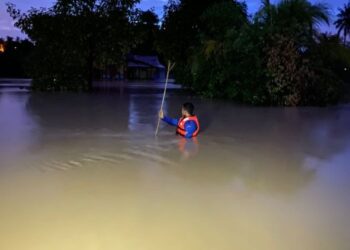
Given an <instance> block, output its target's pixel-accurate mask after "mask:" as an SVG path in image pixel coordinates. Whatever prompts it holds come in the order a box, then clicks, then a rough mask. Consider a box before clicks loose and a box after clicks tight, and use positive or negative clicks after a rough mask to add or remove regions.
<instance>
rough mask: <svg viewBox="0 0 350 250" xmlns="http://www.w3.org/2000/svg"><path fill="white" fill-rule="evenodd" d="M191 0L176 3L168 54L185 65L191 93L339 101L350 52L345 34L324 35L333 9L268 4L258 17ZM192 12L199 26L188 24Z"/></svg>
mask: <svg viewBox="0 0 350 250" xmlns="http://www.w3.org/2000/svg"><path fill="white" fill-rule="evenodd" d="M187 2H195V1H185V0H183V1H179V2H174V1H170V2H169V4H168V6H167V11H166V13H165V19H164V23H163V26H162V29H161V31H162V33H163V34H164V36H165V37H166V39H164V40H163V43H162V44H161V45H162V46H163V47H162V50H161V51H162V52H163V53H164V54H165V56H167V57H169V58H172V59H173V60H175V61H177V62H179V63H180V66H178V67H177V74H176V76H177V79H178V80H179V81H180V82H181V83H183V84H184V85H185V86H187V87H188V88H190V89H192V90H194V91H195V92H197V93H200V94H202V95H205V96H208V97H214V98H230V99H233V100H236V101H239V102H245V103H251V104H268V105H286V106H296V105H327V104H332V103H336V102H337V101H339V99H340V97H341V94H342V90H343V86H344V83H345V82H347V81H348V79H349V75H348V71H347V69H348V68H349V67H350V49H349V48H348V47H346V46H345V45H344V44H342V43H341V42H340V40H339V37H338V36H329V35H324V34H323V35H321V34H320V32H319V28H318V27H319V25H320V24H322V23H326V24H328V23H329V21H330V20H329V10H328V8H327V6H326V5H323V4H312V3H311V2H309V1H307V0H281V1H280V2H279V3H277V4H275V5H273V4H271V3H270V1H269V0H265V1H263V3H262V7H261V8H260V10H259V11H258V12H257V13H256V14H255V15H254V17H253V18H250V17H249V16H248V14H247V8H246V5H245V4H244V3H241V2H238V1H230V0H227V1H225V0H222V1H212V2H210V1H207V5H204V6H205V9H202V10H201V11H198V10H196V11H194V10H192V9H191V8H189V9H190V10H188V9H187V8H188V7H187V6H188V3H187ZM191 10H192V12H193V13H192V14H191V17H190V20H191V21H188V20H186V21H183V16H187V15H188V14H187V13H188V12H189V11H191ZM180 24H181V26H179V25H180ZM347 27H348V28H349V26H347ZM346 34H347V33H345V35H346ZM175 37H176V41H177V42H175V43H174V42H173V43H172V42H171V41H170V40H175Z"/></svg>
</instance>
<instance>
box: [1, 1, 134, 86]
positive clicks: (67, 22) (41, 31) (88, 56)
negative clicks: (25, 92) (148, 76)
mask: <svg viewBox="0 0 350 250" xmlns="http://www.w3.org/2000/svg"><path fill="white" fill-rule="evenodd" d="M136 3H137V0H127V1H126V0H123V1H115V0H89V1H86V0H84V1H83V0H78V1H76V0H58V1H57V2H56V3H55V5H54V6H53V7H52V8H50V9H31V10H30V11H29V12H27V13H23V14H22V13H20V11H19V10H17V9H16V8H15V6H13V5H8V12H9V13H10V14H11V16H12V17H13V18H14V19H15V20H16V26H17V27H19V28H20V29H21V30H22V31H23V32H25V33H26V34H27V35H28V37H29V38H30V39H31V40H32V41H33V42H34V43H35V50H34V53H33V55H32V58H31V61H32V67H31V70H30V74H31V76H32V77H33V86H34V88H37V89H42V90H88V89H91V83H92V79H93V76H94V70H95V69H99V68H103V67H105V66H106V65H110V64H116V65H118V64H122V63H123V61H124V60H123V58H124V56H125V55H126V54H127V53H128V52H129V50H130V48H131V47H132V46H133V45H134V44H136V43H137V41H138V40H137V37H136V36H134V29H133V22H134V19H136V18H135V16H136V14H135V13H134V12H135V11H134V5H135V4H136Z"/></svg>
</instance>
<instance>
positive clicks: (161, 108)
mask: <svg viewBox="0 0 350 250" xmlns="http://www.w3.org/2000/svg"><path fill="white" fill-rule="evenodd" d="M174 66H175V63H173V64H171V62H170V61H169V62H168V70H167V73H166V79H165V86H164V93H163V99H162V104H161V105H160V111H161V110H163V106H164V101H165V96H166V91H167V88H168V82H169V74H170V71H171V70H172V69H173V68H174ZM159 125H160V117H158V124H157V129H156V134H155V135H156V136H157V135H158V130H159Z"/></svg>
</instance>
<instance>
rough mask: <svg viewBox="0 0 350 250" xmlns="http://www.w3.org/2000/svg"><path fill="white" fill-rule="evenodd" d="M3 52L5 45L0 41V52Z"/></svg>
mask: <svg viewBox="0 0 350 250" xmlns="http://www.w3.org/2000/svg"><path fill="white" fill-rule="evenodd" d="M4 52H5V46H4V44H3V43H0V53H4Z"/></svg>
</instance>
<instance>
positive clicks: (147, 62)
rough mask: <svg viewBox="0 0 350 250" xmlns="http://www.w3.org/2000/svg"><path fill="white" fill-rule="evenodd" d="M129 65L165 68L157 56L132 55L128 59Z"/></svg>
mask: <svg viewBox="0 0 350 250" xmlns="http://www.w3.org/2000/svg"><path fill="white" fill-rule="evenodd" d="M128 67H141V68H149V67H153V68H158V69H165V67H164V65H162V64H161V63H160V62H159V59H158V57H157V56H140V55H131V56H130V57H129V59H128Z"/></svg>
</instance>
